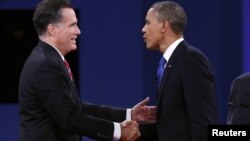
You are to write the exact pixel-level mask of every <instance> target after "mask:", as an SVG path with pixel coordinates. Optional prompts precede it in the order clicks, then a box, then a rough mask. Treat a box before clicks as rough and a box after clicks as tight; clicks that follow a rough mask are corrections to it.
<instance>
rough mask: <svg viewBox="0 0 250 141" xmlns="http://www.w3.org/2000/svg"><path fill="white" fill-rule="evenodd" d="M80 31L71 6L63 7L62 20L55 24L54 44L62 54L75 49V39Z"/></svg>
mask: <svg viewBox="0 0 250 141" xmlns="http://www.w3.org/2000/svg"><path fill="white" fill-rule="evenodd" d="M80 33H81V32H80V29H79V28H78V26H77V18H76V15H75V12H74V10H73V9H72V8H63V9H62V20H61V21H60V22H59V23H56V24H55V46H56V47H57V48H58V49H59V50H60V51H61V53H62V54H64V55H65V54H67V53H69V52H71V51H73V50H76V49H77V46H76V39H77V36H79V35H80Z"/></svg>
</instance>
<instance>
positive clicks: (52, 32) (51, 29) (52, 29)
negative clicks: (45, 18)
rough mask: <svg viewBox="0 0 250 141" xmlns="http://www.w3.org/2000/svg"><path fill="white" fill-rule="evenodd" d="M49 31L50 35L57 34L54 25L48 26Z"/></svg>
mask: <svg viewBox="0 0 250 141" xmlns="http://www.w3.org/2000/svg"><path fill="white" fill-rule="evenodd" d="M47 31H48V33H49V34H52V35H53V34H54V32H55V26H54V25H53V24H49V25H48V26H47Z"/></svg>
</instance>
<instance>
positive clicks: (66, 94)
mask: <svg viewBox="0 0 250 141" xmlns="http://www.w3.org/2000/svg"><path fill="white" fill-rule="evenodd" d="M39 68H40V69H39V70H37V73H36V74H37V75H36V76H35V77H34V78H33V80H34V81H33V86H34V87H33V88H34V90H35V94H36V95H37V98H38V100H39V101H40V103H41V105H42V106H43V107H44V109H45V110H47V112H44V113H45V114H47V113H48V115H47V116H49V117H51V118H52V120H54V121H55V122H56V123H57V125H58V126H59V127H60V128H61V129H62V130H67V131H70V132H74V133H78V134H81V135H85V136H89V137H91V138H94V139H99V140H112V139H113V132H114V125H113V122H112V121H109V120H105V119H102V118H97V117H95V116H93V115H89V114H88V113H89V112H87V110H88V109H91V113H94V112H97V113H98V112H100V111H101V109H102V108H100V107H99V108H94V107H92V106H88V107H92V108H84V110H83V111H82V112H80V111H78V110H77V109H76V108H75V106H74V104H73V102H72V99H71V95H72V90H71V88H70V82H68V80H67V79H66V76H65V75H66V73H65V72H64V71H63V69H62V67H61V66H59V65H58V64H57V65H56V64H55V63H54V64H53V63H44V64H42V65H41V66H40V67H39ZM104 109H105V111H109V109H107V108H104ZM114 111H116V110H114ZM110 113H115V114H121V115H124V114H125V113H124V110H118V111H117V112H110ZM101 114H102V113H101ZM101 114H99V115H101ZM45 116H46V115H45ZM99 117H102V116H99ZM124 118H125V117H124ZM107 119H108V118H107Z"/></svg>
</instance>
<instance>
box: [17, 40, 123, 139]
mask: <svg viewBox="0 0 250 141" xmlns="http://www.w3.org/2000/svg"><path fill="white" fill-rule="evenodd" d="M76 95H78V94H77V90H76V88H75V84H74V82H73V81H71V80H70V78H69V75H68V73H67V70H66V68H65V66H64V64H63V60H62V58H61V56H60V55H59V53H58V52H57V51H56V50H55V49H54V48H53V47H51V46H50V45H48V44H47V43H45V42H42V41H40V42H39V43H38V45H37V47H35V48H34V49H33V51H32V53H31V54H30V56H29V57H28V59H27V60H26V62H25V65H24V67H23V70H22V73H21V77H20V84H19V104H20V141H79V139H80V135H86V136H89V137H91V138H95V139H98V140H112V139H113V131H114V127H113V122H111V121H110V120H112V121H118V122H121V121H123V120H124V119H125V117H126V110H125V109H118V108H111V107H108V106H100V105H93V104H89V103H81V104H80V101H79V98H78V99H75V98H74V97H75V96H76Z"/></svg>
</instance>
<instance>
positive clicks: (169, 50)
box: [163, 38, 184, 61]
mask: <svg viewBox="0 0 250 141" xmlns="http://www.w3.org/2000/svg"><path fill="white" fill-rule="evenodd" d="M183 40H184V38H179V39H178V40H176V41H174V42H173V43H172V44H171V45H170V46H169V47H168V48H167V50H166V51H165V52H164V54H163V57H164V58H165V59H166V60H167V61H168V60H169V58H170V57H171V55H172V54H173V52H174V50H175V49H176V47H177V46H178V45H179V43H180V42H181V41H183Z"/></svg>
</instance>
